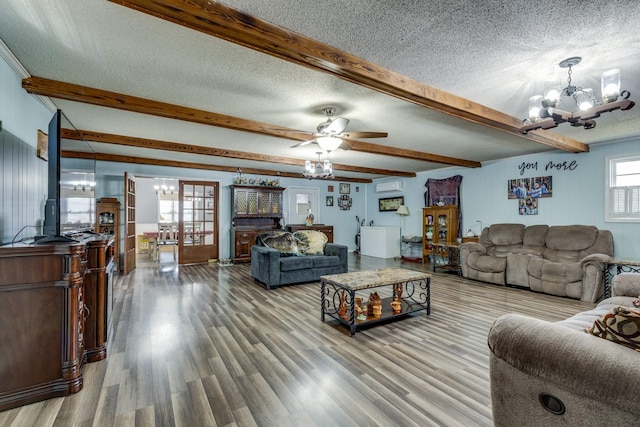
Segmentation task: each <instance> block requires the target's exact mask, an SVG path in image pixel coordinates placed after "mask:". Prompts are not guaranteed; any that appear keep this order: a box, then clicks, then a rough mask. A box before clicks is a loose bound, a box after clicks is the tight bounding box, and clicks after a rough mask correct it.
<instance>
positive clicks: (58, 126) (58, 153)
mask: <svg viewBox="0 0 640 427" xmlns="http://www.w3.org/2000/svg"><path fill="white" fill-rule="evenodd" d="M63 120H64V122H65V124H66V123H67V122H69V120H68V119H67V118H66V116H64V113H63V112H62V111H61V110H57V111H56V112H55V114H54V115H53V117H52V118H51V121H50V122H49V135H48V149H49V159H48V169H47V179H48V184H47V201H46V204H45V209H44V224H43V228H42V233H43V235H44V236H40V237H39V238H36V243H37V244H46V243H55V242H72V241H75V240H74V239H72V238H69V237H67V236H69V235H73V234H77V233H79V232H90V231H91V228H92V227H90V224H92V223H93V217H94V215H95V212H94V211H93V210H92V209H93V207H94V206H95V197H94V195H93V187H91V188H90V190H91V191H90V193H88V194H87V195H86V196H87V197H90V199H91V200H90V201H91V203H89V204H88V206H89V208H88V210H87V211H86V212H83V214H84V216H85V217H86V218H85V219H84V220H83V221H80V220H74V221H73V222H71V223H70V222H69V215H68V213H69V212H67V211H68V210H69V208H68V206H69V200H70V199H71V198H73V193H74V192H76V191H75V190H77V187H78V186H79V187H80V188H81V189H82V192H85V191H86V189H85V185H83V184H82V183H81V182H78V183H77V184H74V183H72V182H64V183H63V182H62V180H61V176H62V175H63V168H62V166H61V163H62V137H61V134H62V123H63ZM68 125H69V127H70V128H73V125H71V123H70V122H69V123H68ZM80 144H84V145H86V146H88V143H87V142H86V141H80ZM69 160H70V161H73V160H74V159H69ZM81 161H82V160H80V162H81ZM85 162H86V161H85ZM91 163H92V165H91V168H90V169H91V170H88V171H87V170H85V174H84V175H85V181H86V175H87V173H86V172H89V175H90V180H92V179H93V177H94V172H95V162H94V161H91ZM76 166H77V165H76ZM73 173H74V171H68V170H66V171H65V176H70V175H73ZM85 184H86V182H85ZM93 186H95V183H93ZM70 187H71V188H70ZM74 187H76V188H74ZM79 191H80V190H78V192H79ZM63 206H65V207H66V209H67V211H65V212H63V211H62V210H61V208H62V207H63ZM75 217H77V212H76V215H75ZM74 226H76V227H74Z"/></svg>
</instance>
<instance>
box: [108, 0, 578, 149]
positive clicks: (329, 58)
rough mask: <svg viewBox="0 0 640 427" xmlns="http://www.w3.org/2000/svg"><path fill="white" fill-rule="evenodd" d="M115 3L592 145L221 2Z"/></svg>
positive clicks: (509, 129)
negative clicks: (524, 120) (534, 126)
mask: <svg viewBox="0 0 640 427" xmlns="http://www.w3.org/2000/svg"><path fill="white" fill-rule="evenodd" d="M109 1H111V2H113V3H117V4H121V5H123V6H126V7H129V8H131V9H134V10H138V11H140V12H143V13H146V14H149V15H152V16H155V17H158V18H160V19H164V20H166V21H170V22H173V23H176V24H179V25H182V26H185V27H187V28H191V29H193V30H196V31H200V32H202V33H205V34H208V35H211V36H214V37H217V38H221V39H224V40H227V41H230V42H232V43H236V44H239V45H242V46H245V47H249V48H251V49H254V50H257V51H259V52H262V53H266V54H268V55H271V56H275V57H278V58H281V59H284V60H286V61H289V62H293V63H296V64H299V65H303V66H305V67H308V68H311V69H314V70H317V71H321V72H325V73H329V74H332V75H334V76H337V77H339V78H341V79H343V80H346V81H348V82H351V83H354V84H357V85H360V86H364V87H367V88H369V89H372V90H376V91H378V92H381V93H385V94H387V95H391V96H395V97H397V98H399V99H402V100H405V101H408V102H412V103H414V104H417V105H421V106H423V107H427V108H430V109H433V110H436V111H440V112H442V113H445V114H448V115H451V116H454V117H457V118H460V119H463V120H467V121H470V122H473V123H478V124H481V125H484V126H488V127H490V128H493V129H497V130H500V131H503V132H506V133H509V134H512V135H514V136H518V137H521V138H526V139H529V140H532V141H535V142H538V143H541V144H545V145H547V146H550V147H553V148H558V149H561V150H565V151H569V152H574V153H577V152H587V151H589V146H588V145H586V144H584V143H582V142H580V141H576V140H574V139H571V138H567V137H564V136H562V135H559V134H556V133H553V132H549V131H545V132H536V133H534V134H531V133H529V134H527V135H523V134H521V133H520V131H519V129H520V127H521V126H522V121H521V120H520V119H517V118H515V117H512V116H509V115H508V114H504V113H502V112H500V111H497V110H493V109H491V108H489V107H486V106H484V105H481V104H478V103H475V102H472V101H470V100H468V99H464V98H461V97H458V96H455V95H453V94H450V93H448V92H444V91H442V90H439V89H436V88H434V87H431V86H428V85H426V84H423V83H420V82H418V81H416V80H413V79H410V78H408V77H405V76H402V75H400V74H398V73H395V72H393V71H390V70H387V69H385V68H383V67H380V66H378V65H376V64H373V63H371V62H368V61H366V60H364V59H362V58H359V57H356V56H354V55H351V54H349V53H346V52H343V51H340V50H338V49H335V48H333V47H331V46H328V45H326V44H323V43H320V42H318V41H316V40H313V39H310V38H308V37H306V36H303V35H302V34H298V33H295V32H293V31H289V30H287V29H284V28H281V27H278V26H276V25H273V24H270V23H268V22H266V21H263V20H261V19H258V18H256V17H253V16H251V15H247V14H245V13H242V12H240V11H238V10H235V9H232V8H230V7H228V6H225V5H223V4H221V3H220V2H212V1H209V0H191V1H179V0H109Z"/></svg>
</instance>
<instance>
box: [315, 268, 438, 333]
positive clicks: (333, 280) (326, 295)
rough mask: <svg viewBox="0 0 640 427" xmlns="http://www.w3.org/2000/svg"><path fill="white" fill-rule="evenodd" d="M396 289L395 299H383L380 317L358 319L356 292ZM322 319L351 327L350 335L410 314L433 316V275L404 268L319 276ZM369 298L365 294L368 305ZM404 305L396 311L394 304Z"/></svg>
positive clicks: (368, 313) (368, 316)
mask: <svg viewBox="0 0 640 427" xmlns="http://www.w3.org/2000/svg"><path fill="white" fill-rule="evenodd" d="M383 286H393V289H394V290H393V296H392V297H386V298H382V299H381V304H382V311H381V313H380V315H379V316H374V315H373V313H370V312H367V314H366V318H365V319H363V320H358V309H357V307H358V306H357V305H356V291H363V290H366V289H373V288H378V287H383ZM320 294H321V296H320V297H321V319H322V321H325V316H330V317H332V318H334V319H336V320H338V321H340V322H341V323H342V324H344V325H346V326H348V327H349V331H350V332H351V336H353V335H355V333H356V331H357V330H358V329H359V328H361V327H364V326H370V325H375V324H378V323H381V322H387V321H393V320H397V319H400V318H403V317H406V315H408V314H410V313H415V312H417V311H421V310H426V312H427V315H428V314H431V275H429V274H427V273H423V272H419V271H412V270H407V269H404V268H385V269H380V270H368V271H357V272H353V273H344V274H332V275H329V276H321V277H320ZM368 297H369V295H364V294H363V295H362V299H363V301H365V302H366V300H367V299H368ZM394 299H395V300H398V301H400V302H401V306H400V307H399V310H394V309H393V308H392V306H391V302H392V301H394Z"/></svg>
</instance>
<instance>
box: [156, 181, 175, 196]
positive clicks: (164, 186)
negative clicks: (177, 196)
mask: <svg viewBox="0 0 640 427" xmlns="http://www.w3.org/2000/svg"><path fill="white" fill-rule="evenodd" d="M153 189H154V190H156V194H158V193H159V192H160V191H162V194H164V195H166V194H167V191H168V192H169V194H173V190H175V187H174V186H173V185H169V186H167V183H166V181H165V179H164V178H162V185H154V186H153Z"/></svg>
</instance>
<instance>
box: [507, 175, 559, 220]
mask: <svg viewBox="0 0 640 427" xmlns="http://www.w3.org/2000/svg"><path fill="white" fill-rule="evenodd" d="M552 195H553V185H552V177H551V176H538V177H533V178H517V179H510V180H508V182H507V198H509V199H517V200H518V213H519V214H520V215H538V209H539V208H540V206H539V205H540V199H541V198H546V197H551V196H552Z"/></svg>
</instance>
